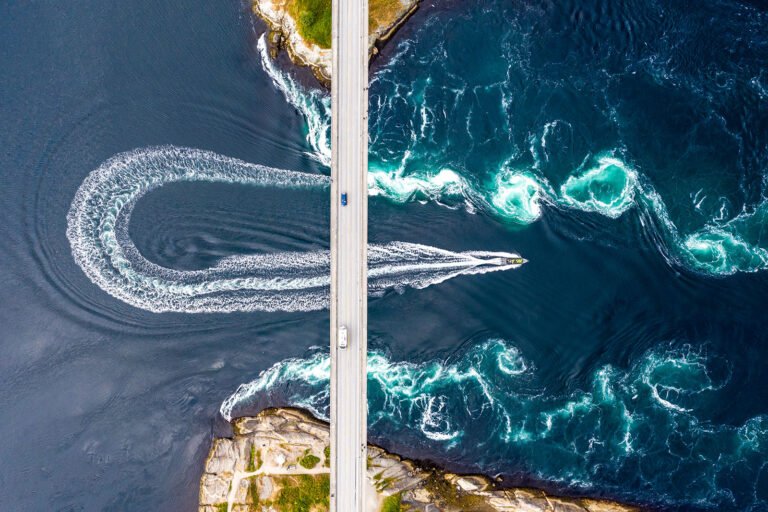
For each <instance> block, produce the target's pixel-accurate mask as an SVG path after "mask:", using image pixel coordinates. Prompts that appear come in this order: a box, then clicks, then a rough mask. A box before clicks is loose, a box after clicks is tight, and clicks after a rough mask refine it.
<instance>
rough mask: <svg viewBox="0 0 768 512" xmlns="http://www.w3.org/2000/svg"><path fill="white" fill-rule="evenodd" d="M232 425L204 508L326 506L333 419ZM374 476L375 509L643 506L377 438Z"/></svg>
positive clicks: (617, 510)
mask: <svg viewBox="0 0 768 512" xmlns="http://www.w3.org/2000/svg"><path fill="white" fill-rule="evenodd" d="M232 426H233V431H234V437H233V438H231V439H230V438H215V439H214V440H213V444H212V446H211V450H210V452H209V454H208V458H207V459H206V461H205V470H204V473H203V475H202V477H201V480H200V504H199V512H225V511H226V512H284V511H289V510H304V509H306V510H312V511H315V512H321V511H324V510H328V492H329V489H330V461H329V456H330V435H329V428H328V424H327V423H325V422H323V421H320V420H318V419H316V418H314V417H313V416H311V415H310V414H308V413H307V412H304V411H301V410H298V409H290V408H274V409H266V410H264V411H262V412H261V413H259V414H258V415H256V416H254V417H245V418H238V419H235V420H233V422H232ZM368 484H369V487H368V491H367V496H368V502H369V503H368V510H370V511H371V512H374V511H382V512H397V511H405V510H408V511H412V512H415V511H424V512H442V511H444V512H454V511H456V512H458V511H487V512H494V511H499V512H501V511H504V512H511V511H526V512H630V511H633V512H635V511H639V510H640V509H638V508H636V507H632V506H628V505H623V504H620V503H616V502H613V501H609V500H599V499H587V498H567V497H559V496H553V495H550V494H548V493H546V492H544V491H540V490H536V489H528V488H501V487H499V486H498V485H497V484H496V482H494V481H493V480H492V479H490V478H488V477H486V476H483V475H458V474H454V473H449V472H447V471H444V470H442V469H439V468H436V467H431V466H429V465H425V464H422V463H419V462H417V461H413V460H409V459H404V458H402V457H400V456H398V455H395V454H392V453H388V452H387V451H385V450H383V449H382V448H379V447H377V446H372V445H369V447H368ZM298 503H300V504H301V507H299V506H298V505H297V504H298Z"/></svg>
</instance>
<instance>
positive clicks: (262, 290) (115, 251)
mask: <svg viewBox="0 0 768 512" xmlns="http://www.w3.org/2000/svg"><path fill="white" fill-rule="evenodd" d="M182 181H187V182H190V181H203V182H218V183H237V184H244V185H250V186H258V187H281V188H297V189H301V188H316V187H327V186H328V184H329V179H328V178H327V177H325V176H321V175H313V174H305V173H299V172H294V171H287V170H282V169H274V168H271V167H265V166H262V165H255V164H249V163H246V162H243V161H240V160H236V159H233V158H228V157H224V156H221V155H217V154H215V153H210V152H207V151H201V150H197V149H188V148H178V147H171V146H166V147H157V148H147V149H141V150H135V151H131V152H128V153H122V154H119V155H116V156H115V157H113V158H112V159H110V160H108V161H107V162H105V163H104V164H103V165H102V166H101V167H99V168H98V169H96V170H95V171H93V172H92V173H91V174H90V175H89V176H88V177H87V178H86V180H85V181H84V182H83V184H82V185H81V186H80V189H79V190H78V191H77V194H76V195H75V199H74V201H73V203H72V206H71V208H70V211H69V215H68V217H67V221H68V227H67V237H68V239H69V242H70V244H71V246H72V254H73V256H74V258H75V261H76V262H77V264H78V265H79V266H80V267H81V268H82V269H83V271H84V272H85V273H86V275H87V276H88V277H89V278H90V279H91V281H93V282H94V283H95V284H97V285H98V286H99V287H100V288H102V289H103V290H104V291H106V292H107V293H109V294H110V295H112V296H114V297H116V298H118V299H120V300H122V301H124V302H127V303H128V304H131V305H133V306H136V307H139V308H142V309H146V310H149V311H153V312H165V311H176V312H187V313H200V312H232V311H277V310H280V311H310V310H318V309H323V308H326V307H328V294H329V286H330V255H329V252H328V251H314V252H279V253H272V254H258V255H248V256H232V257H227V258H224V259H222V260H221V261H219V263H218V264H217V265H215V266H214V267H211V268H207V269H204V270H192V271H181V270H173V269H169V268H165V267H162V266H160V265H157V264H154V263H152V262H150V261H148V260H147V259H146V258H144V257H143V256H142V255H141V254H140V253H139V251H138V249H137V248H136V246H135V245H134V244H133V242H132V241H131V239H130V236H129V234H128V224H129V221H130V217H131V212H132V211H133V208H134V206H135V205H136V202H137V201H138V200H139V199H140V198H141V197H142V196H144V195H145V194H147V193H148V192H150V191H152V190H154V189H156V188H158V187H160V186H162V185H165V184H168V183H174V182H182ZM521 261H522V260H520V259H519V256H518V255H517V254H513V253H503V252H498V253H490V252H483V251H466V252H452V251H446V250H442V249H438V248H435V247H429V246H425V245H419V244H411V243H403V242H392V243H390V244H386V245H370V246H369V249H368V265H369V269H368V276H369V291H370V293H372V294H380V293H383V292H384V291H386V290H388V289H402V288H405V287H411V288H424V287H426V286H429V285H432V284H436V283H440V282H442V281H445V280H446V279H450V278H452V277H456V276H458V275H462V274H482V273H485V272H492V271H498V270H507V269H512V268H516V267H519V266H520V264H521V263H520V262H521Z"/></svg>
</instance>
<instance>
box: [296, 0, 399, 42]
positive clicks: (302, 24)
mask: <svg viewBox="0 0 768 512" xmlns="http://www.w3.org/2000/svg"><path fill="white" fill-rule="evenodd" d="M287 5H288V13H289V14H290V15H291V17H292V18H293V19H294V20H296V25H297V28H298V30H299V34H300V35H301V37H302V38H304V40H305V41H307V42H309V43H315V44H316V45H317V46H319V47H320V48H330V47H331V0H288V4H287ZM401 9H402V6H401V4H400V2H399V1H398V0H369V1H368V29H369V30H371V31H373V30H376V29H377V28H378V27H390V26H392V25H394V24H395V22H396V21H397V20H398V15H399V14H401Z"/></svg>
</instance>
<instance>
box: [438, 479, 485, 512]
mask: <svg viewBox="0 0 768 512" xmlns="http://www.w3.org/2000/svg"><path fill="white" fill-rule="evenodd" d="M424 488H425V489H426V490H427V491H429V493H430V494H431V495H432V497H433V500H434V502H435V504H436V505H438V506H440V505H441V504H442V505H447V506H448V508H451V509H458V510H473V511H477V512H492V511H493V510H495V509H493V508H491V507H490V506H489V505H488V504H487V503H486V502H485V500H484V499H483V498H482V497H480V496H477V495H474V494H467V493H464V492H461V491H459V490H458V489H457V488H456V487H454V486H453V485H451V483H450V482H448V480H446V479H445V477H444V475H443V474H442V472H440V471H433V472H432V473H431V474H430V475H429V476H428V477H427V479H426V480H425V481H424Z"/></svg>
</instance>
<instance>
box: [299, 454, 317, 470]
mask: <svg viewBox="0 0 768 512" xmlns="http://www.w3.org/2000/svg"><path fill="white" fill-rule="evenodd" d="M318 462H320V457H318V456H316V455H313V454H311V453H307V454H305V455H304V456H303V457H302V458H300V459H299V464H301V467H303V468H306V469H313V468H314V467H315V466H317V464H318Z"/></svg>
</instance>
